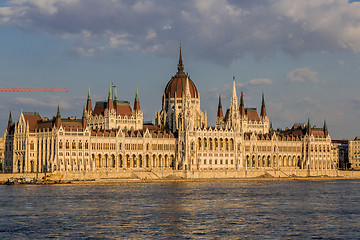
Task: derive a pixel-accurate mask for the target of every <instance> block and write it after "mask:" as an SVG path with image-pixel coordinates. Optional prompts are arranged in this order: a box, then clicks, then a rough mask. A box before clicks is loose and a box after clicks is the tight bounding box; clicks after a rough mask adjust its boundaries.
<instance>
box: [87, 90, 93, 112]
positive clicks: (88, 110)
mask: <svg viewBox="0 0 360 240" xmlns="http://www.w3.org/2000/svg"><path fill="white" fill-rule="evenodd" d="M86 111H87V112H88V113H90V112H92V105H91V97H90V87H89V90H88V98H87V101H86Z"/></svg>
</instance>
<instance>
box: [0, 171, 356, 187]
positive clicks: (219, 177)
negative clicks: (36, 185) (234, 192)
mask: <svg viewBox="0 0 360 240" xmlns="http://www.w3.org/2000/svg"><path fill="white" fill-rule="evenodd" d="M51 174H52V173H47V176H49V175H51ZM53 175H57V176H61V179H62V180H64V181H67V182H70V181H71V182H72V183H75V184H81V183H86V184H92V183H96V184H98V183H100V184H106V183H117V182H118V183H130V182H131V183H134V182H140V183H145V182H203V181H282V180H284V181H301V180H309V181H321V180H332V179H360V171H342V170H331V171H329V170H328V171H308V170H304V169H282V170H274V169H252V170H238V171H207V172H205V171H173V170H152V171H139V170H132V169H127V170H121V171H98V172H65V173H56V174H53ZM44 176H45V174H44V173H38V174H36V173H3V174H0V182H5V181H7V180H8V179H11V178H28V179H34V178H36V179H42V178H43V177H44Z"/></svg>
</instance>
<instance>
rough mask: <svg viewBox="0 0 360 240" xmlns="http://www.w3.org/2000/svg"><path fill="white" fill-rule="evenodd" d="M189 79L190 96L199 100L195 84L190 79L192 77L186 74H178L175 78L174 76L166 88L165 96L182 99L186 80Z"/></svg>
mask: <svg viewBox="0 0 360 240" xmlns="http://www.w3.org/2000/svg"><path fill="white" fill-rule="evenodd" d="M187 78H188V79H189V88H190V95H191V97H192V98H198V97H199V94H198V91H197V89H196V86H195V84H194V82H193V81H192V80H191V79H190V77H189V76H188V75H187V74H185V73H184V72H178V73H176V75H175V76H173V77H172V78H171V79H170V81H169V82H168V84H167V85H166V87H165V96H166V97H168V96H170V98H174V97H175V93H176V97H177V98H181V97H182V96H183V93H185V88H186V79H187Z"/></svg>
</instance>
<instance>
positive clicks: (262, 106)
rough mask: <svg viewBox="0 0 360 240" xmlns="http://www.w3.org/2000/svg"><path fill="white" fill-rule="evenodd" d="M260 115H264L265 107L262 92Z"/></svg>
mask: <svg viewBox="0 0 360 240" xmlns="http://www.w3.org/2000/svg"><path fill="white" fill-rule="evenodd" d="M260 116H261V117H266V108H265V100H264V93H263V94H262V103H261V114H260Z"/></svg>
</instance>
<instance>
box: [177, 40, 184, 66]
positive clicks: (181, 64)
mask: <svg viewBox="0 0 360 240" xmlns="http://www.w3.org/2000/svg"><path fill="white" fill-rule="evenodd" d="M178 72H184V64H183V61H182V56H181V42H180V55H179V63H178Z"/></svg>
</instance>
